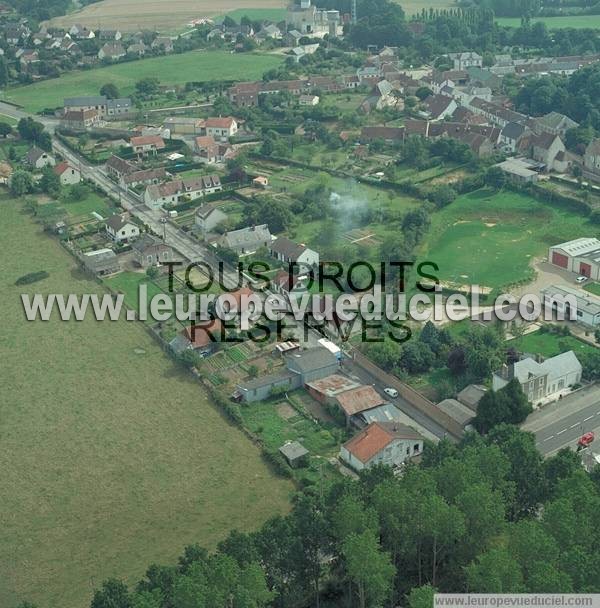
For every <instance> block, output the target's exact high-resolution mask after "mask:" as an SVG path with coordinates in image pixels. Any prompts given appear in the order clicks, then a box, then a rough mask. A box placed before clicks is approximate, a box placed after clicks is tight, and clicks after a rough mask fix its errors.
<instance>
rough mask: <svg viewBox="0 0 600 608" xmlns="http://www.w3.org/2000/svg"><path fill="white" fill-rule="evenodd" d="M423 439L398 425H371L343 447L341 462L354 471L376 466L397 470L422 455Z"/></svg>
mask: <svg viewBox="0 0 600 608" xmlns="http://www.w3.org/2000/svg"><path fill="white" fill-rule="evenodd" d="M423 441H424V440H423V437H422V436H421V435H419V433H417V432H416V431H413V429H411V428H410V427H408V426H405V425H403V424H399V423H397V422H373V423H372V424H370V425H369V426H367V427H366V428H365V429H363V430H362V431H360V433H358V434H357V435H356V436H354V437H353V438H352V439H350V441H347V442H346V443H344V445H342V447H341V449H340V459H341V460H342V461H343V462H344V463H346V464H347V465H348V466H350V467H351V468H352V469H354V470H355V471H358V472H360V471H362V470H363V469H368V468H369V467H372V466H375V465H387V466H390V467H397V466H400V465H401V464H402V463H404V462H405V461H406V460H408V459H410V458H412V457H413V456H416V455H418V454H421V452H422V451H423Z"/></svg>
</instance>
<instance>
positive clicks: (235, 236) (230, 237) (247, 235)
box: [218, 224, 271, 255]
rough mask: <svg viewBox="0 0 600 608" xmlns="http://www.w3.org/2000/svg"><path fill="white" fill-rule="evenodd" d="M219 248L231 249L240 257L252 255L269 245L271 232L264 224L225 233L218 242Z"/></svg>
mask: <svg viewBox="0 0 600 608" xmlns="http://www.w3.org/2000/svg"><path fill="white" fill-rule="evenodd" d="M218 244H219V245H220V246H221V247H226V248H227V249H232V250H233V251H236V252H237V253H238V254H240V255H247V254H250V253H254V252H255V251H257V250H258V249H260V248H261V247H268V246H269V245H270V244H271V232H270V231H269V227H268V226H267V225H266V224H261V225H260V226H248V227H247V228H241V229H240V230H231V231H230V232H226V233H225V234H224V235H222V236H221V238H220V239H219V241H218Z"/></svg>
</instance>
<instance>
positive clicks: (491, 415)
mask: <svg viewBox="0 0 600 608" xmlns="http://www.w3.org/2000/svg"><path fill="white" fill-rule="evenodd" d="M532 411H533V408H532V407H531V404H530V403H529V401H528V400H527V397H526V395H525V393H523V390H522V389H521V385H520V384H519V381H518V380H517V379H516V378H513V379H512V380H511V381H510V382H509V383H508V384H507V385H506V386H504V387H503V388H501V389H500V390H498V391H488V392H487V393H486V394H485V395H484V396H483V397H482V398H481V401H480V402H479V405H478V406H477V416H475V418H474V419H473V426H474V427H475V428H476V429H477V430H478V431H479V432H480V433H487V432H489V431H490V430H491V429H493V428H494V427H495V426H496V425H498V424H503V423H507V424H520V423H521V422H523V421H524V420H525V419H526V418H527V416H528V415H529V414H530V413H531V412H532Z"/></svg>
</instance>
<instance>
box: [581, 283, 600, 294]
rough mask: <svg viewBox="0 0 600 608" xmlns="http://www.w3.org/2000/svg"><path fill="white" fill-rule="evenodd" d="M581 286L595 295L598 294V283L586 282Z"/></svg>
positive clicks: (599, 291)
mask: <svg viewBox="0 0 600 608" xmlns="http://www.w3.org/2000/svg"><path fill="white" fill-rule="evenodd" d="M583 288H584V289H585V290H586V291H589V292H590V293H593V294H594V295H595V296H600V283H586V284H585V285H584V286H583Z"/></svg>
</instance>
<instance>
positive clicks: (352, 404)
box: [336, 385, 385, 416]
mask: <svg viewBox="0 0 600 608" xmlns="http://www.w3.org/2000/svg"><path fill="white" fill-rule="evenodd" d="M336 399H337V402H338V404H339V406H340V407H341V408H342V410H344V413H345V414H346V416H354V414H359V413H360V412H364V411H366V410H370V409H371V408H374V407H377V406H379V405H383V404H384V403H385V400H384V399H383V397H382V396H381V395H380V394H379V393H378V392H377V391H376V390H375V389H374V388H373V387H372V386H370V385H368V386H359V387H357V388H354V389H351V390H349V391H345V392H343V393H340V394H339V395H337V397H336Z"/></svg>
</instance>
